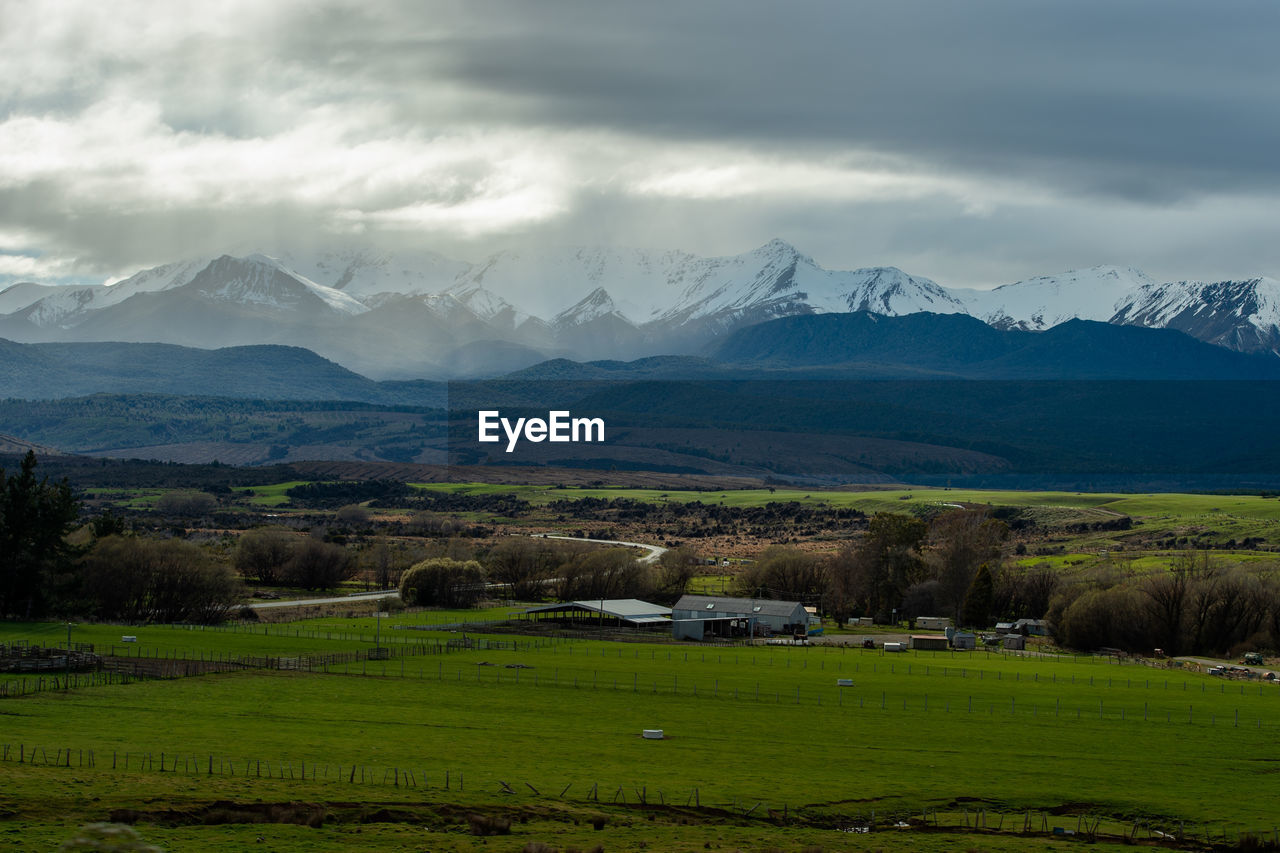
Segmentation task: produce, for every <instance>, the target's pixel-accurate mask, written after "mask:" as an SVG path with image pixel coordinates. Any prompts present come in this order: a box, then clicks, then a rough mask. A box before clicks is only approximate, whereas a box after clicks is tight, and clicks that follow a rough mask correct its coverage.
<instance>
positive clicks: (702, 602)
mask: <svg viewBox="0 0 1280 853" xmlns="http://www.w3.org/2000/svg"><path fill="white" fill-rule="evenodd" d="M708 604H710V605H713V606H712V607H707V605H708ZM673 609H675V610H696V611H697V612H699V613H714V614H716V615H719V614H721V613H742V614H746V615H747V616H791V615H793V614H794V613H795V612H796V610H797V609H799V610H800V612H801V613H803V612H804V606H803V605H802V604H800V602H798V601H775V600H774V599H772V598H724V597H721V596H715V595H684V596H681V597H680V600H679V601H677V602H676V606H675V607H674V608H673Z"/></svg>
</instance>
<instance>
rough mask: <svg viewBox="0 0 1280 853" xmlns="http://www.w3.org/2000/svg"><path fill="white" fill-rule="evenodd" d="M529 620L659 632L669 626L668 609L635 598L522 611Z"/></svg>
mask: <svg viewBox="0 0 1280 853" xmlns="http://www.w3.org/2000/svg"><path fill="white" fill-rule="evenodd" d="M525 615H526V616H528V617H529V618H530V619H534V620H542V619H551V620H554V621H559V622H578V623H588V624H594V625H601V626H603V625H605V624H609V623H612V624H613V625H624V626H626V627H630V628H655V627H657V628H662V629H664V630H665V629H666V627H667V626H668V625H670V624H671V608H670V607H664V606H663V605H661V604H650V603H649V602H647V601H641V600H640V599H638V598H606V599H599V598H596V599H591V600H587V601H563V602H560V603H558V604H544V605H542V606H541V607H530V608H529V609H528V610H526V611H525Z"/></svg>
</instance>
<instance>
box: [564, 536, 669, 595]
mask: <svg viewBox="0 0 1280 853" xmlns="http://www.w3.org/2000/svg"><path fill="white" fill-rule="evenodd" d="M652 590H653V573H652V571H651V570H650V567H649V565H648V564H647V563H641V562H640V561H639V560H637V559H636V558H635V556H634V555H633V554H632V553H631V551H630V550H629V549H627V548H592V549H590V550H587V551H580V552H578V553H577V554H576V555H574V556H573V557H572V558H571V559H570V560H569V561H568V562H567V563H564V564H563V565H562V566H561V567H560V569H559V583H557V584H556V598H557V599H559V600H560V601H583V600H586V599H592V598H594V599H601V598H644V597H646V596H648V595H649V594H650V593H651V592H652Z"/></svg>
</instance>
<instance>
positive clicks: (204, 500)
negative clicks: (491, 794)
mask: <svg viewBox="0 0 1280 853" xmlns="http://www.w3.org/2000/svg"><path fill="white" fill-rule="evenodd" d="M217 505H218V501H217V499H216V498H214V496H213V495H210V494H207V493H205V492H195V491H180V492H168V493H166V494H163V495H161V496H160V498H159V499H158V500H157V501H156V509H158V510H160V511H161V512H162V513H164V514H165V515H181V516H187V517H195V516H201V515H208V514H209V513H211V512H213V508H214V507H216V506H217Z"/></svg>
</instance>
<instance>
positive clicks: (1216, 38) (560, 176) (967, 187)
mask: <svg viewBox="0 0 1280 853" xmlns="http://www.w3.org/2000/svg"><path fill="white" fill-rule="evenodd" d="M1277 25H1280V7H1277V6H1275V5H1274V4H1271V3H1262V2H1241V3H1235V4H1231V5H1230V6H1226V7H1222V6H1212V7H1210V6H1205V5H1204V4H1201V3H1198V2H1190V0H1158V2H1157V0H1136V2H1132V3H1124V4H1116V3H1113V2H1103V0H1071V2H1066V0H1062V2H1047V3H1037V4H1026V3H1024V2H1020V0H980V2H974V3H965V4H956V3H951V2H943V0H936V2H919V3H893V4H886V3H872V2H853V1H852V0H851V2H833V0H802V1H801V2H796V3H789V4H787V5H786V6H780V5H778V4H776V3H773V2H763V0H703V1H702V2H699V3H692V4H691V3H675V2H658V3H636V4H611V3H599V2H595V0H590V1H589V0H572V2H571V0H549V2H544V3H537V4H531V3H527V2H523V0H477V2H472V3H466V4H457V3H435V4H422V3H418V2H407V0H406V2H386V3H378V4H356V3H347V2H307V3H303V2H293V0H290V1H289V2H278V3H267V4H262V3H256V4H255V3H249V2H231V0H228V2H223V3H217V4H206V5H202V6H198V7H193V6H188V5H179V4H172V3H164V2H125V3H120V4H109V5H103V4H94V3H80V2H62V3H56V4H44V3H40V4H35V3H24V2H0V105H2V106H3V110H0V116H3V118H0V251H4V252H7V253H8V257H9V259H10V260H8V261H7V262H6V263H7V264H8V266H7V267H6V268H5V269H4V270H0V277H8V278H12V277H14V276H18V275H24V274H30V275H32V276H33V277H53V276H57V277H64V278H65V277H66V276H67V275H69V274H78V275H84V276H92V275H120V274H125V273H128V272H131V271H132V270H133V269H136V268H137V267H138V266H142V265H145V264H151V263H159V262H162V261H167V260H172V259H173V258H174V257H178V256H188V255H193V254H204V253H209V252H217V251H224V250H227V249H228V248H229V247H231V246H243V245H246V244H255V245H257V246H259V247H261V248H264V249H272V248H275V246H272V245H263V243H264V241H272V242H274V243H276V244H278V245H287V246H298V245H305V244H323V243H324V242H325V241H326V240H327V239H330V238H334V237H347V238H352V239H360V240H365V241H368V242H370V243H374V244H377V245H379V246H382V247H384V248H391V249H394V248H396V247H397V246H414V247H422V246H426V247H430V248H435V249H438V250H440V251H444V252H453V253H456V254H459V255H460V256H462V257H466V258H469V259H476V256H477V255H483V254H488V253H490V252H492V251H496V250H498V249H501V248H506V247H513V246H521V245H535V244H542V243H547V242H556V243H571V244H572V243H592V242H601V243H614V244H623V245H657V246H664V247H671V248H681V249H687V250H690V251H694V252H699V253H704V254H716V253H729V252H737V251H742V250H744V249H746V248H749V247H751V246H753V245H758V244H759V243H762V242H764V241H765V240H767V239H769V238H770V237H773V236H779V235H781V236H784V237H786V238H787V239H789V240H791V241H792V242H794V243H795V244H796V245H797V246H799V247H800V248H801V249H802V250H804V251H806V252H808V253H810V254H812V255H813V256H814V257H815V258H817V259H818V260H819V261H820V262H822V263H824V264H825V265H828V266H863V265H870V264H878V263H895V264H897V265H899V266H903V267H904V268H907V269H909V270H910V271H912V272H918V273H920V274H924V275H929V276H930V277H933V278H935V279H937V280H939V281H941V282H943V283H954V284H975V283H980V282H988V281H989V282H991V283H999V282H1003V281H1009V280H1013V279H1014V278H1017V277H1021V276H1025V275H1033V274H1037V273H1043V272H1047V271H1052V270H1054V269H1057V268H1066V267H1071V266H1087V265H1090V264H1093V263H1100V262H1104V261H1106V262H1113V263H1126V264H1134V265H1138V266H1145V267H1147V268H1148V270H1149V271H1152V272H1153V274H1157V273H1156V272H1155V271H1156V270H1159V269H1172V268H1173V267H1174V266H1175V265H1177V264H1186V265H1188V266H1190V267H1195V268H1196V269H1206V268H1210V267H1213V268H1217V269H1222V270H1224V271H1225V270H1227V269H1238V268H1240V267H1250V268H1252V269H1253V270H1255V271H1256V272H1268V271H1271V272H1273V273H1274V272H1275V271H1276V267H1277V266H1280V265H1278V264H1277V263H1276V261H1277V258H1276V257H1275V253H1274V250H1271V249H1270V248H1268V247H1269V245H1270V243H1271V242H1272V241H1271V240H1269V239H1266V238H1265V237H1264V236H1262V235H1260V230H1261V231H1265V228H1262V229H1260V228H1259V227H1257V226H1255V225H1253V223H1252V220H1250V219H1249V217H1250V216H1254V215H1261V216H1262V217H1263V218H1264V221H1265V218H1266V213H1265V212H1266V211H1267V210H1268V209H1274V204H1275V202H1276V201H1277V195H1278V194H1280V160H1277V158H1276V157H1275V156H1274V152H1275V150H1277V148H1278V147H1280V109H1278V108H1277V107H1280V104H1277V99H1278V98H1280V96H1278V95H1277V93H1280V60H1278V59H1277V58H1276V56H1275V53H1274V51H1273V50H1272V46H1271V44H1270V36H1271V34H1272V33H1274V32H1275V31H1276V30H1277ZM1188 246H1195V247H1197V252H1191V251H1189V250H1188V248H1187V247H1188ZM1117 255H1120V256H1121V257H1117ZM1126 255H1127V256H1126ZM16 258H26V259H27V260H14V259H16ZM912 263H919V264H921V265H923V266H925V267H926V268H924V269H920V268H912V267H911V266H910V264H912ZM1207 274H1208V275H1209V276H1212V275H1213V273H1212V272H1208V273H1207Z"/></svg>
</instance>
